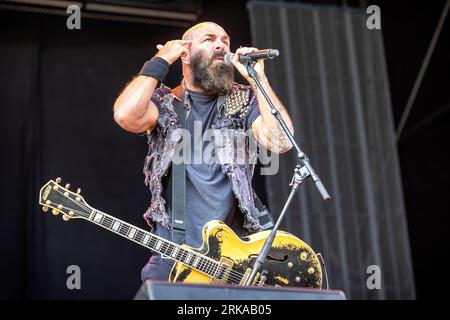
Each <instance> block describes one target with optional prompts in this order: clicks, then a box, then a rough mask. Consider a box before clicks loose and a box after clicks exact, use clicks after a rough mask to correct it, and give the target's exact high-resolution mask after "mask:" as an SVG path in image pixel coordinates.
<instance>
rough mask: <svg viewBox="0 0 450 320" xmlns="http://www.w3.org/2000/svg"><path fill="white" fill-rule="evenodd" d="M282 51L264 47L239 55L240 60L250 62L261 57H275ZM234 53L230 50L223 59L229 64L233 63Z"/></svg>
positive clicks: (245, 62)
mask: <svg viewBox="0 0 450 320" xmlns="http://www.w3.org/2000/svg"><path fill="white" fill-rule="evenodd" d="M279 54H280V52H279V51H278V50H277V49H264V50H258V51H255V52H251V53H248V54H246V55H239V61H240V62H241V63H244V64H247V63H249V62H252V61H255V60H259V59H273V58H275V57H278V55H279ZM233 57H234V53H231V52H228V53H227V54H225V56H224V57H223V61H225V63H227V64H232V63H231V59H233Z"/></svg>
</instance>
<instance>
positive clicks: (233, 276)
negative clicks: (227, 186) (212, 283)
mask: <svg viewBox="0 0 450 320" xmlns="http://www.w3.org/2000/svg"><path fill="white" fill-rule="evenodd" d="M56 191H57V192H58V193H60V194H62V195H63V196H64V197H65V198H68V199H69V200H70V201H72V202H74V203H75V204H77V205H78V206H80V207H81V208H83V209H84V210H86V211H88V210H90V207H89V206H87V205H85V204H84V203H82V202H79V201H75V200H74V199H72V198H70V197H67V196H65V195H64V194H63V193H62V192H61V191H60V190H58V189H57V190H56ZM64 207H65V208H66V209H72V210H74V209H73V208H69V207H66V206H64ZM74 211H77V212H79V213H83V212H82V211H79V210H76V209H75V210H74ZM94 211H98V210H96V209H93V212H94ZM91 214H92V213H91ZM91 214H89V217H90V215H91ZM83 216H84V215H83ZM103 216H104V217H106V218H109V217H107V216H106V215H105V214H103ZM89 217H87V218H88V219H89ZM109 219H111V218H109ZM113 220H114V219H113ZM123 223H125V222H123ZM108 229H109V228H108ZM118 232H119V234H121V233H120V231H118ZM150 234H151V233H150ZM152 235H153V234H152ZM161 240H165V239H161ZM168 245H170V243H169V244H168ZM181 249H183V248H181ZM183 250H186V249H183ZM186 251H190V250H186ZM191 253H193V254H194V256H197V257H200V258H201V259H202V258H203V259H205V260H206V263H205V266H206V267H207V268H208V269H209V270H208V271H213V268H214V267H215V265H214V264H216V266H217V268H219V267H220V266H221V265H220V264H219V262H218V261H215V260H212V259H210V258H209V257H206V256H203V255H200V254H198V253H196V252H194V251H192V252H191ZM208 264H209V266H208ZM188 266H189V265H188ZM189 267H191V266H189ZM195 269H197V268H195ZM197 270H199V269H197ZM199 271H200V270H199ZM217 271H218V270H217ZM217 271H216V272H217ZM201 272H202V271H201ZM243 277H244V274H242V273H240V272H238V271H235V270H233V269H230V272H229V277H228V279H229V280H232V281H233V283H240V282H241V281H242V279H243Z"/></svg>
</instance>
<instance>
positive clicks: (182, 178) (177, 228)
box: [169, 93, 187, 244]
mask: <svg viewBox="0 0 450 320" xmlns="http://www.w3.org/2000/svg"><path fill="white" fill-rule="evenodd" d="M184 96H185V95H184V93H183V94H182V95H181V99H180V100H178V99H176V98H175V99H174V100H173V106H174V110H175V112H176V113H177V115H178V119H179V123H180V127H181V129H186V120H187V110H186V109H185V108H184V98H185V97H184ZM185 142H186V141H184V140H182V141H180V142H179V144H181V145H179V147H182V146H183V145H184V146H186V144H185ZM184 150H185V149H184V148H183V152H184ZM178 154H179V155H180V156H181V154H180V153H178ZM183 156H184V154H183ZM178 162H180V163H173V162H172V169H171V170H172V173H171V179H170V182H169V187H170V188H171V190H172V207H171V209H172V241H173V242H175V243H178V244H183V243H184V237H185V231H186V224H185V221H184V218H185V217H184V216H185V215H184V212H185V210H186V164H185V162H184V161H178Z"/></svg>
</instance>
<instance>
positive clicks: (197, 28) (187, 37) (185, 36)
mask: <svg viewBox="0 0 450 320" xmlns="http://www.w3.org/2000/svg"><path fill="white" fill-rule="evenodd" d="M207 28H220V29H222V31H223V32H225V30H224V29H223V28H222V27H221V26H219V25H218V24H217V23H215V22H211V21H205V22H200V23H197V24H196V25H195V26H192V27H190V28H189V29H188V30H186V32H185V33H184V34H183V38H182V39H183V40H192V39H193V38H194V36H195V34H196V33H198V32H199V31H201V30H202V29H207Z"/></svg>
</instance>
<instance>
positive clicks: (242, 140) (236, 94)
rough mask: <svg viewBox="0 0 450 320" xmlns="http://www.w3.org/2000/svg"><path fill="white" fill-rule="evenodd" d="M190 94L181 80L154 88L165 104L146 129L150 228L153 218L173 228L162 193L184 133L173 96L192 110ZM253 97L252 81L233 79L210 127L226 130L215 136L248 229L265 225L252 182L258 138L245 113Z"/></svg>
mask: <svg viewBox="0 0 450 320" xmlns="http://www.w3.org/2000/svg"><path fill="white" fill-rule="evenodd" d="M188 94H189V93H188V92H187V91H184V90H183V88H182V86H181V85H180V86H179V87H177V88H175V89H174V90H171V89H170V88H168V87H166V86H164V85H161V87H160V88H157V89H156V90H155V92H154V96H153V98H155V97H156V99H158V100H159V102H160V105H161V106H160V109H159V117H158V120H157V126H156V127H155V128H154V129H153V130H152V131H150V132H147V140H148V154H147V156H146V157H145V164H144V174H145V184H146V185H147V186H148V187H149V189H150V192H151V202H150V206H149V208H148V209H147V211H146V212H145V214H144V218H145V220H146V221H147V223H148V224H149V225H150V227H153V226H154V223H160V224H161V225H162V226H163V227H165V228H168V229H171V217H170V216H169V214H168V210H167V207H166V200H165V199H164V197H163V194H164V190H163V183H162V180H163V178H164V177H165V176H166V175H167V174H168V172H169V171H170V170H169V168H170V166H171V163H172V157H173V155H174V152H175V148H176V146H177V144H178V142H179V141H180V140H181V137H182V135H181V132H180V124H179V122H178V117H177V113H176V112H175V110H174V106H173V101H174V99H178V100H181V101H182V102H183V106H184V108H185V110H186V112H187V113H188V114H189V111H190V103H189V98H188V97H187V95H188ZM255 98H256V97H255V96H254V93H253V91H252V90H251V87H250V86H245V85H240V84H236V83H235V84H234V85H233V89H232V90H231V92H230V93H229V94H228V95H227V96H219V97H218V101H217V108H218V110H217V114H216V117H215V119H213V125H212V127H213V128H212V129H217V130H216V132H218V133H220V134H221V135H222V138H221V139H214V144H215V150H216V153H217V154H219V156H218V158H219V159H220V165H221V169H222V172H223V173H224V174H225V175H227V177H228V178H229V180H230V183H231V188H232V190H233V193H234V195H235V196H236V198H237V200H238V204H239V208H240V210H241V212H242V213H243V214H244V216H245V222H244V228H246V229H247V230H249V231H250V232H255V231H261V230H263V229H265V228H266V226H263V225H261V222H260V220H259V217H261V216H262V210H261V211H260V210H258V209H257V208H256V207H255V197H256V193H255V192H254V190H253V188H252V184H251V181H252V177H253V170H254V164H255V163H256V147H255V146H256V145H253V146H254V147H253V148H251V147H250V144H251V143H254V139H253V141H251V140H252V139H251V138H250V137H249V136H248V135H246V134H245V132H246V130H247V129H248V128H246V126H247V125H246V123H247V122H246V119H247V114H248V111H249V109H250V104H251V102H252V99H255ZM220 155H222V156H220ZM258 201H259V200H258ZM264 210H265V208H264ZM265 212H267V211H265Z"/></svg>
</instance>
